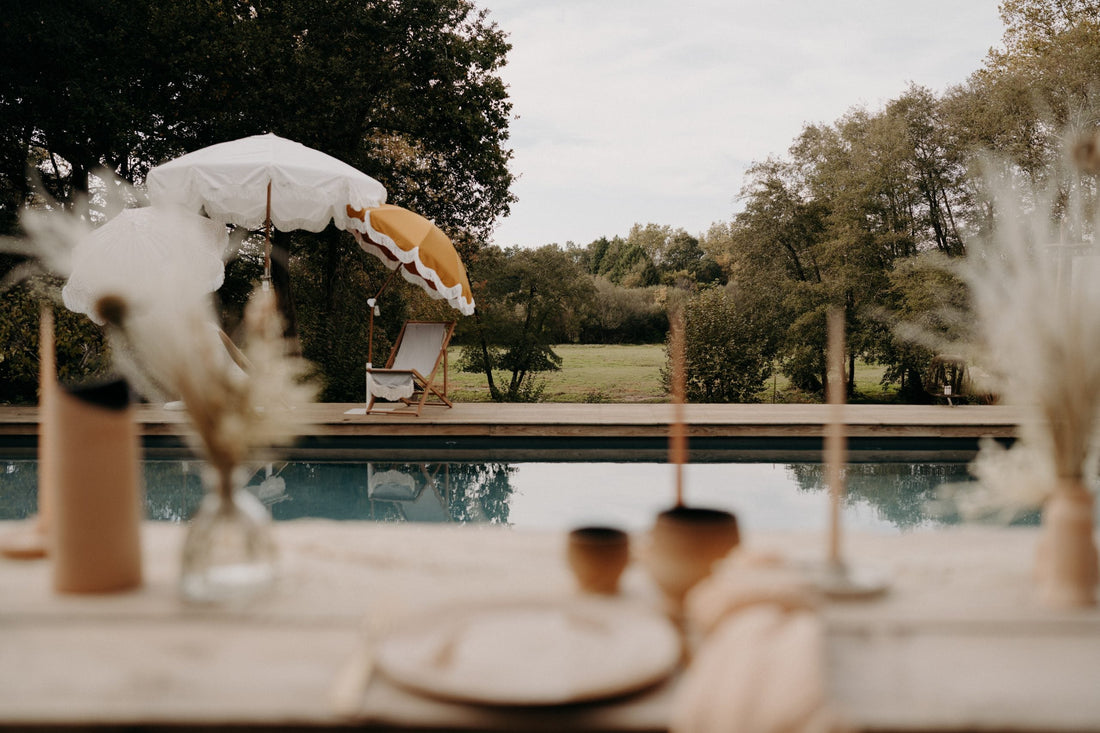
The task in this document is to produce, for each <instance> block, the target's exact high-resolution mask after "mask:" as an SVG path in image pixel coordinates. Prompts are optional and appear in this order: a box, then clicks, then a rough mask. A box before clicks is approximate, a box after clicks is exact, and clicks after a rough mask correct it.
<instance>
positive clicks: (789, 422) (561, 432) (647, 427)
mask: <svg viewBox="0 0 1100 733" xmlns="http://www.w3.org/2000/svg"><path fill="white" fill-rule="evenodd" d="M356 409H358V411H359V414H349V411H354V410H356ZM362 410H363V406H362V405H361V404H348V403H322V404H316V405H313V406H311V407H310V408H308V412H307V414H306V418H307V421H308V423H309V425H308V426H307V427H306V428H305V433H304V434H305V435H307V436H312V437H321V438H324V437H357V436H358V437H370V436H407V437H414V436H465V437H481V438H495V437H512V438H515V437H535V438H539V437H587V438H607V437H623V438H632V437H638V438H660V437H664V436H667V435H668V424H669V421H670V419H671V417H672V409H671V406H670V405H667V404H638V405H633V404H545V403H543V404H492V403H469V404H456V405H455V406H454V408H453V409H447V408H442V407H426V408H424V412H423V414H422V415H421V416H420V417H416V416H415V415H412V414H410V413H408V412H404V413H400V412H393V413H375V414H371V415H364V414H362ZM136 412H137V419H138V422H139V425H140V430H141V433H142V435H143V436H169V435H179V434H180V433H181V432H184V431H185V430H186V422H187V417H186V414H185V413H184V412H181V411H175V410H166V409H164V408H163V407H160V406H149V405H142V406H139V407H138V408H137V410H136ZM684 414H685V418H686V423H687V432H688V435H689V436H690V437H700V438H702V437H727V438H729V437H759V438H820V437H821V436H822V435H823V433H824V427H825V425H826V424H827V422H828V419H829V408H828V407H827V406H826V405H770V404H755V405H694V404H693V405H685V409H684ZM846 416H847V423H848V435H849V436H851V437H861V438H876V437H881V438H983V437H993V438H1009V437H1012V436H1014V435H1015V433H1016V426H1017V425H1018V423H1019V417H1020V413H1019V411H1018V410H1016V409H1014V408H1012V407H1006V406H961V407H949V406H938V405H934V406H919V405H849V406H847V408H846ZM37 432H38V410H37V408H35V407H0V436H31V435H35V434H37Z"/></svg>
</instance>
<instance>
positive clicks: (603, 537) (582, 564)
mask: <svg viewBox="0 0 1100 733" xmlns="http://www.w3.org/2000/svg"><path fill="white" fill-rule="evenodd" d="M566 559H567V561H568V563H569V568H570V569H571V570H572V571H573V576H574V577H575V578H576V579H577V585H578V586H579V587H580V589H581V590H582V591H584V592H586V593H602V594H607V595H612V594H615V593H618V592H619V577H620V576H621V575H622V574H623V570H625V569H626V566H627V563H628V562H629V561H630V536H629V535H628V534H627V533H626V532H624V531H623V530H621V529H616V528H614V527H578V528H577V529H574V530H573V531H572V532H570V533H569V538H568V541H567V546H566Z"/></svg>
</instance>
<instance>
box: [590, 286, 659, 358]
mask: <svg viewBox="0 0 1100 733" xmlns="http://www.w3.org/2000/svg"><path fill="white" fill-rule="evenodd" d="M593 284H594V286H595V291H594V293H593V294H592V300H591V301H590V303H589V306H588V308H587V309H586V310H585V312H584V313H583V316H582V321H581V329H580V337H579V340H580V341H581V342H582V343H586V344H653V343H658V342H660V341H662V340H664V337H665V334H666V333H667V332H668V313H667V311H666V310H665V308H664V306H663V305H661V304H660V303H658V302H657V298H658V295H659V293H660V291H659V290H658V289H657V288H625V287H622V286H620V285H615V284H614V283H612V282H611V281H610V280H606V279H604V278H602V277H597V278H595V279H594V280H593Z"/></svg>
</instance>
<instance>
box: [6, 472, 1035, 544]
mask: <svg viewBox="0 0 1100 733" xmlns="http://www.w3.org/2000/svg"><path fill="white" fill-rule="evenodd" d="M201 469H202V463H201V462H200V461H195V460H187V459H183V460H180V459H161V460H146V461H145V462H144V477H145V485H146V503H147V511H148V516H149V517H150V518H152V519H154V520H161V521H171V522H182V521H186V520H187V518H188V517H189V516H190V515H191V514H192V513H193V512H194V511H195V509H196V507H197V506H198V503H199V501H200V499H201V497H202V491H203V488H202V478H201ZM674 470H675V469H674V467H673V466H671V465H669V464H666V463H656V462H653V463H647V462H627V463H606V462H595V463H581V462H569V463H538V462H513V463H505V462H491V463H476V462H467V461H461V462H459V461H455V462H425V463H417V462H399V463H392V462H390V463H379V462H357V461H291V462H285V463H275V464H266V465H262V466H259V467H257V468H256V469H255V471H254V473H253V475H252V477H251V479H250V480H249V482H248V488H249V490H250V491H252V492H253V493H255V494H256V495H257V496H258V497H259V498H260V500H261V501H263V502H264V503H265V504H266V505H267V506H268V507H269V508H270V510H271V513H272V516H273V517H274V518H275V519H276V520H291V519H300V518H326V519H337V520H374V521H387V522H406V521H407V522H451V523H495V524H505V525H511V526H515V527H532V528H551V529H563V528H567V527H572V526H576V525H581V524H611V525H615V526H620V527H623V528H625V529H629V530H640V529H644V528H646V527H648V526H650V525H651V524H652V521H653V517H654V515H655V514H656V513H657V512H658V511H660V510H662V509H666V508H668V507H669V506H670V505H671V504H672V503H673V501H674V496H673V492H674V489H673V486H674V480H675V474H674ZM968 479H969V477H968V474H967V467H966V464H965V463H963V462H944V463H936V462H918V463H853V464H850V465H849V466H848V468H847V482H848V495H847V497H846V499H845V504H844V518H843V521H844V524H845V526H846V527H847V528H850V529H853V530H863V531H874V532H897V531H911V530H927V529H935V528H937V527H942V526H946V525H950V524H955V523H958V522H959V521H960V520H959V517H957V516H955V515H953V514H951V513H950V512H945V511H942V510H938V509H937V501H936V499H937V495H938V492H939V489H940V488H941V487H943V486H946V485H951V484H956V483H959V482H965V481H967V480H968ZM36 485H37V464H36V462H35V461H33V460H0V520H10V519H21V518H24V517H26V516H29V515H30V514H33V513H34V511H35V507H36V503H37V499H36ZM684 492H685V497H684V498H685V501H686V502H687V503H688V504H693V505H698V506H707V507H715V508H722V509H727V510H730V511H732V512H734V513H735V514H736V515H737V516H738V519H739V521H740V523H741V525H742V527H751V528H753V529H759V530H817V529H822V528H823V527H824V525H825V521H826V517H827V513H828V502H829V497H828V492H827V490H826V488H825V481H824V468H823V466H822V465H821V464H820V463H768V462H762V463H699V464H690V465H687V466H684ZM1023 522H1024V523H1034V522H1037V516H1030V517H1025V518H1024V520H1023Z"/></svg>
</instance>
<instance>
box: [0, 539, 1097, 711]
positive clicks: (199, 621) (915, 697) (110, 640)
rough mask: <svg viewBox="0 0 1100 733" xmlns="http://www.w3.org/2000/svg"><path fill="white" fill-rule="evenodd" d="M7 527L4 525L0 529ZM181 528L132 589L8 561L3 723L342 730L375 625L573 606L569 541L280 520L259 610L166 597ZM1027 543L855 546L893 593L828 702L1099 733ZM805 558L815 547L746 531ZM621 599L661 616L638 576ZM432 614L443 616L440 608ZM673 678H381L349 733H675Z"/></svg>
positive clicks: (633, 573)
mask: <svg viewBox="0 0 1100 733" xmlns="http://www.w3.org/2000/svg"><path fill="white" fill-rule="evenodd" d="M3 529H5V525H3V524H0V531H2V530H3ZM182 536H183V528H182V527H181V526H178V525H170V524H159V523H158V524H152V523H150V524H147V525H146V526H145V527H144V529H143V543H144V556H145V569H146V583H145V585H144V587H143V588H141V589H140V590H138V591H136V592H132V593H124V594H118V595H103V596H62V595H57V594H55V593H54V592H53V591H52V589H51V584H50V566H49V563H48V561H32V562H18V561H10V560H5V561H0V725H3V726H6V727H22V726H69V725H77V724H78V725H92V726H126V725H141V726H159V725H165V726H168V725H170V726H174V727H202V726H211V725H218V726H223V725H234V726H254V727H265V728H266V727H279V728H316V727H328V726H332V727H341V726H347V725H349V721H348V720H347V719H343V718H340V717H339V716H337V715H336V714H335V713H334V712H333V711H332V709H331V708H330V706H329V703H328V693H329V690H330V687H331V685H332V683H333V680H334V679H335V677H336V675H337V672H338V670H339V669H341V667H342V666H343V665H344V664H345V663H346V661H347V660H348V659H349V658H350V656H351V655H352V653H353V651H354V649H355V645H356V644H357V643H358V640H359V639H360V634H361V628H362V619H363V618H364V614H365V613H366V612H368V611H369V610H370V609H371V608H372V607H375V606H381V605H384V606H387V607H388V610H389V612H391V613H392V612H393V611H394V609H399V608H407V609H409V611H410V612H412V611H419V610H421V609H430V608H432V607H440V608H441V610H440V613H446V604H453V603H455V602H458V601H461V600H481V599H484V598H487V597H488V598H492V597H501V598H514V597H517V596H523V595H525V594H531V595H537V594H543V595H545V594H551V595H566V594H570V593H573V592H574V591H573V586H572V580H571V578H570V577H569V575H568V572H567V570H566V568H565V565H564V563H563V561H562V553H563V547H564V544H563V543H564V538H563V536H562V535H561V534H560V533H556V532H530V531H518V530H511V529H508V528H501V527H488V526H482V527H454V526H423V525H421V526H413V525H379V524H369V523H357V522H329V521H312V520H311V521H299V522H286V523H281V524H279V525H277V527H276V540H277V542H278V545H279V547H280V551H281V558H280V563H281V576H280V584H279V586H278V587H277V589H276V591H275V592H274V593H273V594H272V595H271V596H269V597H268V598H266V599H264V600H263V601H261V602H258V603H256V604H254V605H252V606H251V607H248V608H240V609H230V610H210V609H202V608H194V607H188V606H185V605H183V604H181V602H180V601H179V600H178V597H177V595H176V590H175V580H176V573H177V562H178V553H179V548H180V544H181V541H182ZM1035 539H1036V532H1035V531H1034V530H1007V529H1005V530H989V529H972V528H964V529H953V530H937V531H935V532H916V533H911V534H907V535H900V536H895V535H881V536H876V535H864V536H858V537H851V538H849V539H848V541H847V544H846V548H847V552H848V555H849V557H853V558H854V557H867V558H873V559H874V560H875V562H876V563H879V564H880V565H881V566H882V567H884V568H886V569H888V570H889V572H890V573H891V577H892V579H893V587H892V590H891V593H890V594H889V595H888V596H886V597H885V598H883V599H881V600H879V601H875V602H866V603H841V604H832V605H829V606H828V607H827V608H826V609H825V610H824V615H825V619H826V622H827V625H828V629H829V660H828V665H829V671H830V684H831V688H832V694H833V697H834V698H835V700H836V701H837V703H838V705H840V706H841V707H842V708H843V709H844V710H845V711H846V712H847V713H848V715H849V716H850V718H851V719H852V721H853V722H854V723H855V724H856V725H858V726H859V727H862V728H865V729H871V730H978V729H983V730H985V729H1003V730H1066V731H1069V730H1074V731H1078V730H1100V612H1098V611H1096V610H1089V611H1084V612H1077V613H1055V612H1050V611H1047V610H1044V609H1042V608H1039V607H1038V606H1037V605H1036V604H1035V603H1034V601H1033V599H1032V596H1031V585H1030V578H1029V574H1030V570H1031V563H1032V558H1033V553H1034V543H1035ZM746 544H747V546H749V547H751V548H754V549H760V550H766V551H777V552H782V553H784V554H785V555H786V556H788V557H790V558H792V559H796V560H798V559H801V560H808V559H813V558H816V557H818V556H819V550H821V548H823V547H824V542H823V540H822V539H821V538H819V537H816V536H812V535H808V534H804V533H803V534H784V533H769V534H761V535H754V534H752V532H751V528H749V531H748V533H747V536H746ZM624 592H625V594H626V595H628V596H630V597H632V598H633V599H634V600H637V601H639V602H642V603H646V602H653V603H655V602H656V600H657V598H656V593H655V591H654V589H653V587H652V586H651V584H650V582H649V580H648V577H647V576H646V575H645V574H644V572H643V571H642V570H641V568H640V567H639V566H638V565H637V564H634V565H632V566H631V568H629V569H628V571H627V575H626V576H625V578H624ZM440 604H443V605H442V606H440ZM675 686H676V679H675V678H674V679H673V680H671V681H669V682H668V683H666V684H663V685H661V686H659V687H657V688H656V689H652V690H648V691H645V692H643V693H640V694H637V695H634V696H631V697H627V698H624V699H620V700H614V701H610V702H606V703H601V704H589V705H578V706H569V707H563V708H554V709H546V710H530V709H519V710H504V709H492V708H480V707H474V706H466V705H459V704H453V703H447V702H442V701H436V700H433V699H430V698H427V697H422V696H420V695H416V694H413V693H410V692H406V691H404V690H402V689H400V688H398V687H396V686H394V685H393V684H391V683H389V682H388V681H387V680H386V679H385V678H384V677H382V676H377V675H376V676H375V678H374V679H373V680H372V682H371V685H370V687H369V689H368V691H367V693H366V694H365V695H364V699H363V706H362V710H361V715H359V716H357V718H356V720H354V721H351V723H352V724H364V723H365V724H368V725H373V726H377V727H381V728H391V729H421V730H469V729H498V730H507V729H514V730H562V729H570V730H630V731H640V730H662V729H664V727H665V725H666V721H667V715H668V710H669V706H670V703H671V700H672V699H673V696H674V695H675Z"/></svg>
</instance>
